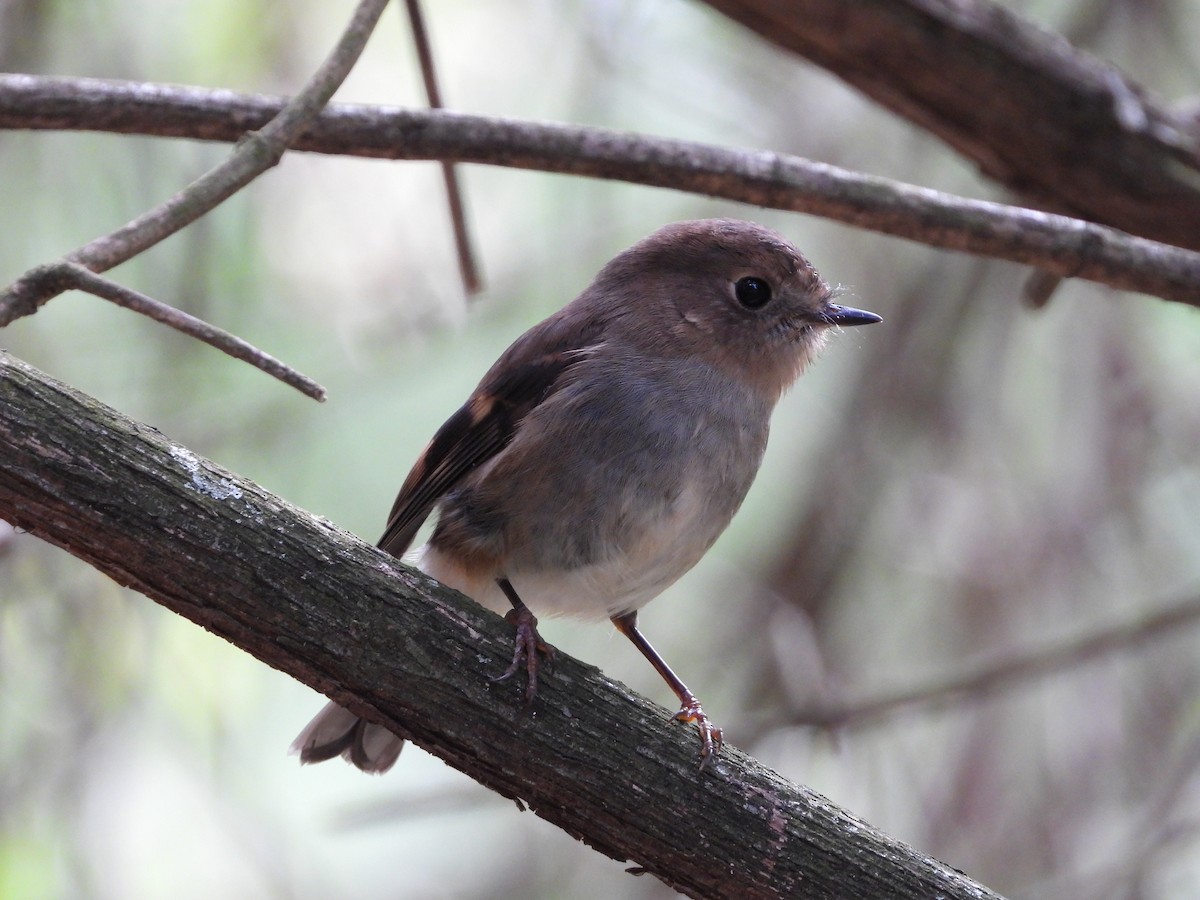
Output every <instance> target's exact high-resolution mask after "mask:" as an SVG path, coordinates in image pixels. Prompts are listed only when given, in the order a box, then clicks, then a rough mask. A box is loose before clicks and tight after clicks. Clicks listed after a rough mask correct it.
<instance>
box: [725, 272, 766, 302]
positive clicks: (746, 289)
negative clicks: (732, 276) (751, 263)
mask: <svg viewBox="0 0 1200 900" xmlns="http://www.w3.org/2000/svg"><path fill="white" fill-rule="evenodd" d="M733 295H734V296H735V297H737V302H738V303H740V304H742V306H744V307H746V309H762V308H763V307H764V306H766V305H767V304H768V303H770V302H771V285H770V284H768V283H767V280H766V279H765V278H755V277H754V276H753V275H748V276H747V277H745V278H739V279H738V280H737V284H735V285H734V286H733Z"/></svg>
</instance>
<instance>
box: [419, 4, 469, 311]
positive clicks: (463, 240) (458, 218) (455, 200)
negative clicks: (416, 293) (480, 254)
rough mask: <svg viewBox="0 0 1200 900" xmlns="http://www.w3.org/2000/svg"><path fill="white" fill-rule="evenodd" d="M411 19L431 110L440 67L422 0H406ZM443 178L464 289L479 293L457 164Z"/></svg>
mask: <svg viewBox="0 0 1200 900" xmlns="http://www.w3.org/2000/svg"><path fill="white" fill-rule="evenodd" d="M405 2H406V4H407V6H408V20H409V23H410V24H411V26H412V33H413V43H414V44H415V45H416V48H417V58H418V59H419V60H420V62H421V78H422V80H423V81H424V82H425V96H426V97H427V98H428V100H429V107H430V108H431V109H441V108H442V92H441V90H440V89H439V88H438V80H437V68H436V67H435V66H434V63H433V45H432V43H431V42H430V40H429V31H428V29H427V28H426V27H425V17H424V15H423V14H422V12H421V4H420V2H419V0H405ZM442 180H443V181H445V183H446V202H447V204H448V205H449V207H450V222H451V225H452V226H453V228H454V247H455V249H456V251H457V252H458V271H459V274H460V275H461V276H462V281H463V290H465V291H466V292H467V294H468V296H470V295H473V294H478V293H479V290H480V288H481V286H482V284H481V281H480V278H479V267H478V265H476V262H475V252H474V250H472V249H471V235H470V234H469V233H468V231H467V216H466V212H465V211H464V209H463V200H462V191H461V190H460V188H459V185H458V173H457V172H456V171H455V168H454V164H453V163H450V162H446V161H443V162H442Z"/></svg>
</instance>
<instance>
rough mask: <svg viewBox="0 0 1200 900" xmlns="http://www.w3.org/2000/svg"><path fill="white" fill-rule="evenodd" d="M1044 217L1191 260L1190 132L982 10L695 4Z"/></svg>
mask: <svg viewBox="0 0 1200 900" xmlns="http://www.w3.org/2000/svg"><path fill="white" fill-rule="evenodd" d="M707 2H708V4H709V5H710V6H712V7H714V8H715V9H718V10H720V11H721V12H722V13H724V14H725V15H727V16H729V17H730V18H732V19H735V20H736V21H738V22H741V23H742V24H743V25H745V26H746V27H748V28H750V29H752V30H754V31H755V32H757V33H758V34H760V35H761V36H762V37H763V38H765V39H766V40H768V41H771V42H772V43H774V44H777V45H779V46H780V47H783V48H785V49H787V50H790V51H792V52H794V53H798V54H800V55H801V56H804V57H806V58H808V59H810V60H812V61H813V62H814V63H816V64H817V65H820V66H822V67H824V68H826V69H828V70H829V71H831V72H833V73H834V74H836V75H838V76H840V77H841V78H843V79H845V80H846V81H847V82H849V83H850V84H852V85H853V86H854V87H856V88H858V89H859V90H861V91H862V92H863V93H864V94H866V95H867V96H869V97H871V98H872V99H873V100H875V101H877V102H878V103H880V104H882V105H883V106H885V107H887V108H889V109H891V110H893V111H894V112H896V113H897V114H899V115H901V116H903V117H904V118H906V119H909V120H911V121H912V122H914V123H915V124H917V125H919V126H921V127H922V128H925V129H927V130H928V131H930V132H932V133H933V134H935V135H937V136H938V137H940V138H942V140H944V141H946V143H948V144H949V145H950V146H951V147H953V148H954V149H955V150H957V151H958V152H959V153H961V154H963V155H964V156H965V157H967V158H968V159H971V160H973V161H974V162H975V163H976V164H977V165H978V166H979V167H980V169H981V170H982V171H983V172H984V173H985V174H987V175H989V176H991V177H992V178H995V179H996V180H997V181H999V182H1000V183H1001V184H1004V185H1007V186H1008V187H1010V188H1011V189H1013V190H1014V191H1017V192H1018V193H1020V194H1022V195H1024V196H1026V197H1029V198H1030V199H1031V200H1032V201H1034V202H1036V203H1037V204H1039V205H1041V206H1044V207H1045V208H1047V209H1052V210H1058V211H1062V212H1066V213H1070V214H1071V215H1076V216H1080V217H1081V218H1085V219H1089V220H1091V221H1095V222H1103V223H1105V224H1107V225H1111V226H1113V227H1115V228H1120V229H1122V230H1124V231H1128V232H1130V233H1131V234H1139V235H1142V236H1144V237H1148V238H1152V239H1154V240H1158V241H1164V242H1166V243H1171V244H1177V245H1179V246H1181V247H1190V248H1192V249H1194V250H1200V134H1198V133H1197V131H1196V129H1195V127H1194V123H1193V124H1189V123H1187V122H1185V121H1183V120H1181V119H1180V118H1179V117H1177V116H1175V115H1174V114H1172V113H1171V112H1170V111H1168V110H1166V109H1165V108H1163V106H1162V105H1161V103H1160V102H1159V101H1158V100H1157V99H1156V98H1155V97H1153V96H1151V95H1150V94H1149V92H1147V91H1145V90H1144V89H1142V88H1141V87H1140V86H1138V85H1136V84H1134V83H1132V82H1130V81H1129V80H1128V79H1127V78H1126V77H1125V76H1124V74H1122V73H1121V72H1120V71H1119V70H1118V69H1117V68H1116V67H1115V66H1113V65H1112V64H1110V63H1107V62H1104V61H1103V60H1099V59H1097V58H1095V57H1093V56H1090V55H1089V54H1087V53H1084V52H1083V51H1081V50H1078V49H1076V48H1075V47H1072V46H1071V45H1070V44H1069V43H1068V42H1067V41H1066V40H1064V39H1063V38H1062V37H1060V36H1059V35H1056V34H1052V33H1050V32H1048V31H1044V30H1042V29H1040V28H1038V27H1037V26H1036V25H1033V24H1031V23H1030V22H1027V21H1025V20H1024V19H1022V18H1021V17H1020V16H1018V15H1017V14H1016V13H1014V12H1012V11H1010V10H1008V9H1005V8H1004V7H1002V6H1000V5H998V4H996V3H993V2H990V0H856V2H854V3H846V2H845V0H788V2H786V3H784V2H780V0H707Z"/></svg>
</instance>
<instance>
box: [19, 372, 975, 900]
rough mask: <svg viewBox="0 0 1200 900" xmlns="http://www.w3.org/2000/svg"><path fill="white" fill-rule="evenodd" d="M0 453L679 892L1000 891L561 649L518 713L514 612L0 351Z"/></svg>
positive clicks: (303, 673)
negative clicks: (714, 746) (716, 752)
mask: <svg viewBox="0 0 1200 900" xmlns="http://www.w3.org/2000/svg"><path fill="white" fill-rule="evenodd" d="M0 459H3V461H4V462H3V466H2V467H0V517H3V518H4V519H6V520H8V521H10V522H12V523H14V524H16V525H18V526H20V527H21V528H24V529H26V530H28V531H30V532H32V533H34V534H36V535H38V536H40V537H42V538H45V539H46V540H48V541H50V542H52V543H55V544H57V545H59V546H61V547H64V548H65V549H67V550H68V551H70V552H71V553H73V554H75V555H76V556H79V557H80V558H82V559H84V560H86V561H87V562H88V563H89V564H91V565H93V566H95V567H96V568H97V569H99V570H100V571H102V572H105V573H106V574H108V575H109V576H111V577H112V578H114V579H115V580H117V581H118V582H120V583H121V584H125V585H129V586H130V587H133V588H135V589H136V590H139V591H141V592H142V593H144V594H146V595H148V596H149V597H151V598H153V599H154V600H156V601H158V602H159V603H161V604H163V605H164V606H166V607H167V608H169V609H171V610H173V611H175V612H177V613H179V614H181V615H183V616H186V617H187V618H189V619H191V620H192V621H194V622H197V623H198V624H200V625H202V626H204V627H205V628H207V629H209V630H210V631H213V632H215V633H216V634H219V635H221V636H222V637H224V638H226V639H228V640H229V641H231V642H232V643H234V644H236V645H237V646H239V647H241V648H243V649H245V650H246V651H247V652H249V653H252V654H253V655H255V656H256V657H258V658H259V659H261V660H262V661H264V662H266V663H268V664H270V665H272V666H275V667H276V668H278V669H280V670H282V671H284V672H287V673H288V674H290V675H292V676H294V677H295V678H297V679H299V680H301V681H303V682H305V683H306V684H309V685H312V686H313V687H315V688H317V689H318V690H321V691H323V692H325V693H327V694H329V695H330V696H332V697H333V698H334V699H336V700H338V701H339V702H341V703H344V704H346V705H347V706H349V707H350V708H352V709H354V710H355V711H356V712H359V713H360V714H362V715H365V716H367V717H368V718H370V719H372V720H375V721H379V722H383V723H384V724H386V725H387V726H388V727H390V728H393V729H395V730H396V731H398V732H400V733H403V734H406V735H408V736H409V737H411V738H412V739H413V740H414V741H416V742H417V743H418V744H420V745H421V746H423V747H425V748H427V749H428V750H430V751H431V752H433V753H435V754H437V755H438V756H440V757H441V758H442V759H444V760H446V762H448V763H449V764H450V765H452V766H455V767H456V768H458V769H461V770H462V771H463V772H466V773H467V774H468V775H470V776H471V777H473V778H475V779H476V780H478V781H480V782H481V783H483V784H485V785H487V786H488V787H490V788H492V789H493V790H495V791H498V792H499V793H501V794H503V795H505V796H508V797H517V798H520V799H522V800H523V801H525V802H526V803H527V804H528V805H529V806H530V807H531V808H532V809H533V810H534V811H535V812H537V814H538V815H540V816H542V817H544V818H546V819H547V820H549V821H551V822H554V823H555V824H557V825H559V826H560V827H561V828H563V829H564V830H565V831H567V832H568V833H569V834H572V835H574V836H576V837H578V838H579V839H581V840H583V841H585V842H587V843H588V844H590V845H592V846H593V847H595V848H596V849H598V850H600V851H601V852H603V853H606V854H608V855H609V856H612V857H614V858H616V859H628V860H633V861H634V862H636V864H637V865H638V866H640V867H643V868H644V869H645V870H647V871H649V872H651V873H653V874H655V875H657V876H658V877H659V878H661V879H663V880H664V881H666V882H668V883H670V884H672V885H674V886H675V887H677V888H679V889H680V890H683V891H685V892H686V893H689V894H693V895H696V896H700V895H703V896H712V897H717V896H737V897H743V898H744V897H772V898H777V897H796V898H807V897H813V898H816V897H835V896H840V897H850V896H853V897H863V898H871V897H885V896H886V897H890V898H927V897H933V896H941V897H946V898H967V897H972V898H982V897H995V896H996V895H994V894H992V893H990V892H989V891H987V890H986V889H984V888H982V887H980V886H979V885H977V884H974V883H973V882H971V881H970V880H969V879H967V878H966V877H965V876H963V875H961V874H960V873H958V872H955V871H954V870H952V869H949V868H947V867H945V866H942V865H941V864H939V863H937V862H935V861H934V860H932V859H929V858H928V857H926V856H924V855H922V854H919V853H916V852H914V851H913V850H911V849H910V848H908V847H906V846H904V845H903V844H900V843H899V842H897V841H895V840H893V839H890V838H888V837H887V836H885V835H883V834H881V833H879V832H878V831H875V830H874V829H872V828H870V827H869V826H867V825H866V824H865V823H863V822H861V821H859V820H858V819H856V818H854V817H853V816H852V815H850V814H849V813H847V812H844V811H843V810H840V809H838V808H837V807H835V806H833V805H832V804H831V803H829V801H827V800H825V799H824V798H822V797H820V796H818V795H816V794H814V793H812V792H811V791H808V790H806V789H804V788H801V787H797V786H795V785H792V784H790V783H788V782H787V781H785V780H784V779H782V778H781V777H780V776H778V775H777V774H775V773H773V772H771V771H769V770H767V769H765V768H763V767H762V766H760V765H758V764H757V763H755V762H754V760H752V759H750V758H748V757H746V756H745V755H744V754H742V753H740V752H738V751H737V750H735V749H733V748H731V747H727V748H726V752H725V753H724V754H723V755H722V757H721V758H720V760H719V762H718V763H716V764H714V765H712V766H710V767H709V768H708V769H707V770H705V771H703V772H701V771H699V770H698V768H697V764H696V746H695V737H694V735H692V734H691V733H689V732H687V731H686V730H685V729H683V728H678V727H675V726H673V725H672V724H670V723H669V718H670V713H669V712H667V711H666V710H664V709H662V708H661V707H658V706H655V705H654V704H651V703H649V702H648V701H646V700H644V699H642V698H641V697H639V696H637V695H635V694H632V693H631V692H630V691H628V689H626V688H624V687H623V686H621V685H619V684H617V683H616V682H613V681H612V680H610V679H608V678H606V677H604V676H603V675H602V674H601V673H600V672H599V671H598V670H596V669H594V668H592V667H590V666H586V665H584V664H582V663H579V662H577V661H575V660H573V659H570V658H569V657H567V656H566V655H565V654H560V655H559V658H558V661H557V664H556V668H555V671H554V674H553V676H552V677H550V678H547V679H546V683H545V684H544V685H543V687H542V691H541V694H540V696H539V698H538V703H537V706H536V708H535V711H534V713H533V715H532V716H531V717H525V716H523V715H522V714H521V703H520V700H519V693H520V686H519V685H518V686H513V685H504V686H499V685H495V684H492V683H491V682H490V681H489V680H488V677H489V676H490V675H492V674H494V673H495V672H496V671H498V670H499V669H501V668H502V667H503V665H504V662H505V659H506V656H507V655H508V653H509V650H510V647H511V643H510V641H511V638H510V636H509V634H508V630H507V628H506V626H505V625H504V624H503V622H502V620H501V619H499V618H498V617H496V616H493V615H492V614H490V613H488V612H486V611H484V610H483V609H481V608H479V607H478V606H476V605H475V604H472V603H470V602H469V601H466V600H465V599H463V598H462V597H460V596H459V595H457V594H454V593H453V592H451V591H449V590H447V589H445V588H442V587H440V586H438V585H437V584H436V583H435V582H433V581H431V580H430V579H428V578H426V577H425V576H423V575H421V574H420V573H419V572H416V571H415V570H412V569H409V568H407V567H405V566H403V565H401V564H400V563H399V562H398V561H396V560H395V559H393V558H392V557H389V556H386V555H384V554H383V553H381V552H380V551H377V550H375V549H373V548H371V547H369V546H367V545H366V544H365V543H363V542H362V541H360V540H358V539H356V538H354V537H353V536H351V535H349V534H346V533H345V532H343V531H340V530H339V529H337V528H336V527H334V526H333V525H331V524H330V523H329V522H326V521H324V520H321V519H317V518H315V517H314V516H312V515H309V514H307V513H305V512H303V511H302V510H299V509H296V508H295V507H292V506H290V505H288V504H287V503H286V502H284V501H283V500H281V499H279V498H278V497H274V496H272V495H271V494H269V493H267V492H266V491H264V490H262V489H261V488H259V487H258V486H256V485H254V484H252V483H250V482H248V481H246V480H244V479H241V478H239V477H238V476H236V475H234V474H232V473H230V472H227V471H224V470H222V469H220V468H219V467H217V466H216V465H214V464H213V463H210V462H208V461H206V460H202V459H200V458H198V457H197V456H196V455H194V454H193V453H191V452H190V451H188V450H186V449H185V448H183V447H180V446H178V445H176V444H173V443H171V442H170V441H169V440H167V439H166V438H165V437H163V436H162V435H161V434H160V433H158V432H157V431H155V430H153V429H150V428H147V427H145V426H141V425H138V424H136V423H134V422H131V421H129V420H127V419H124V418H123V417H121V416H120V415H119V414H118V413H116V412H114V411H113V410H111V409H109V408H107V407H104V406H103V405H101V404H99V403H98V402H96V401H94V400H92V399H90V398H88V397H86V396H84V395H81V394H79V393H78V392H76V391H74V390H73V389H71V388H69V387H66V386H65V385H62V384H59V383H56V382H54V381H52V380H51V379H49V378H47V377H46V376H44V375H42V374H41V373H39V372H37V371H36V370H34V369H33V368H31V367H30V366H28V365H26V364H24V363H22V362H20V361H18V360H16V359H14V358H12V357H11V356H9V355H7V354H4V353H0ZM285 737H287V736H281V740H282V739H283V738H285Z"/></svg>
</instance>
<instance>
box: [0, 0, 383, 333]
mask: <svg viewBox="0 0 1200 900" xmlns="http://www.w3.org/2000/svg"><path fill="white" fill-rule="evenodd" d="M386 5H387V0H361V2H360V3H359V5H358V8H357V9H356V10H355V12H354V16H353V18H352V19H351V20H350V24H349V25H348V26H347V28H346V31H345V33H344V34H343V35H342V37H341V38H340V39H339V41H338V43H337V45H336V46H335V47H334V49H333V51H332V52H331V53H330V54H329V57H328V58H327V59H326V60H325V61H324V62H323V63H322V64H321V67H320V68H319V69H318V70H317V72H316V73H315V74H314V75H313V77H312V78H311V79H310V80H309V82H308V84H307V85H305V87H304V89H303V90H302V91H301V92H300V93H299V94H297V95H296V96H295V97H294V98H293V99H292V100H290V101H288V102H287V103H286V104H281V105H280V107H279V109H278V110H277V111H276V112H275V113H274V114H273V115H272V116H271V117H270V118H269V119H268V120H264V121H263V122H262V125H261V127H260V128H259V129H258V130H257V131H252V132H250V133H245V132H244V131H243V133H240V134H238V135H237V137H236V138H235V140H236V141H237V147H236V148H235V149H234V151H233V153H232V154H230V156H229V158H228V159H226V160H225V161H224V162H222V163H220V164H218V165H217V166H215V167H214V168H212V169H210V170H209V171H208V172H205V173H204V174H203V175H201V176H200V177H199V178H197V179H196V180H195V181H194V182H192V183H191V184H190V185H188V186H187V187H186V188H184V189H183V190H182V191H180V192H179V193H177V194H175V196H173V197H171V198H170V199H168V200H166V201H165V202H163V203H162V204H160V205H159V206H156V207H154V209H151V210H148V211H146V212H145V213H143V214H142V215H140V216H138V217H137V218H135V219H133V220H132V221H130V222H128V223H126V224H125V225H123V226H121V227H120V228H118V229H117V230H116V231H113V232H111V233H109V234H106V235H102V236H101V237H98V238H96V239H95V240H93V241H90V242H89V243H87V244H84V245H83V246H82V247H80V248H79V249H77V250H74V251H72V252H71V253H69V254H67V256H66V257H65V258H64V260H63V261H64V262H69V263H75V264H76V265H80V266H83V267H84V268H85V269H90V270H91V271H93V272H105V271H107V270H108V269H111V268H112V267H113V266H115V265H118V264H119V263H123V262H125V261H126V260H127V259H131V258H132V257H134V256H136V255H137V254H139V253H141V252H142V251H144V250H146V249H148V248H149V247H152V246H154V245H155V244H157V243H158V242H159V241H161V240H163V239H164V238H167V237H169V236H170V235H172V234H174V233H175V232H177V231H179V230H180V229H181V228H183V227H184V226H186V225H190V224H191V223H192V222H194V221H196V219H198V218H200V217H201V216H202V215H204V214H205V213H207V212H208V211H210V210H211V209H213V208H214V207H215V206H217V205H218V204H220V203H222V202H223V201H225V200H227V199H228V198H229V197H231V196H233V195H234V194H235V193H237V192H238V191H239V190H241V189H242V188H243V187H245V186H246V185H247V184H249V183H250V182H251V181H253V180H254V179H255V178H257V177H258V176H259V175H261V174H262V173H263V172H265V171H266V170H267V169H269V168H271V167H272V166H274V165H275V164H276V163H278V162H279V160H280V158H281V157H282V156H283V154H284V153H285V152H286V151H287V149H288V146H289V145H290V144H291V143H292V141H294V140H295V137H296V135H297V134H299V133H300V132H301V131H302V130H303V129H304V127H305V126H306V125H307V123H308V122H310V121H311V120H312V118H313V117H314V116H316V115H317V114H318V113H319V112H320V111H321V110H322V109H323V108H324V107H325V106H326V104H328V102H329V98H330V97H332V96H333V94H334V91H336V90H337V89H338V87H339V86H340V85H341V83H342V81H344V80H345V78H346V75H347V74H349V72H350V69H351V68H353V66H354V63H355V62H357V60H358V57H359V54H360V53H361V52H362V48H363V47H364V46H365V45H366V42H367V38H369V37H370V36H371V31H372V29H373V28H374V27H375V23H376V22H377V21H378V19H379V16H380V14H381V13H382V12H383V9H384V7H385V6H386ZM52 286H53V281H52V280H51V281H42V282H40V283H37V282H35V281H32V280H30V279H24V278H22V279H18V280H17V281H16V282H14V283H13V284H11V285H9V287H8V288H7V289H6V291H5V293H4V294H3V295H0V325H5V324H8V323H9V322H11V321H12V320H13V319H16V318H20V317H21V316H24V315H29V314H31V313H33V312H34V311H35V310H36V309H37V308H38V307H39V306H41V305H42V304H43V303H45V302H46V301H47V300H49V299H50V298H51V297H53V296H54V294H47V293H45V291H46V289H47V288H48V287H52Z"/></svg>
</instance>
